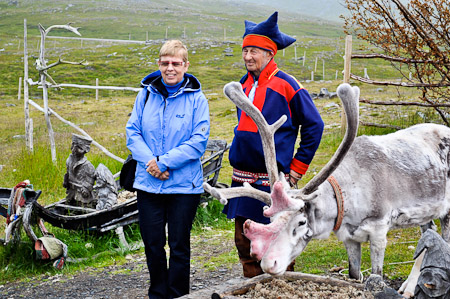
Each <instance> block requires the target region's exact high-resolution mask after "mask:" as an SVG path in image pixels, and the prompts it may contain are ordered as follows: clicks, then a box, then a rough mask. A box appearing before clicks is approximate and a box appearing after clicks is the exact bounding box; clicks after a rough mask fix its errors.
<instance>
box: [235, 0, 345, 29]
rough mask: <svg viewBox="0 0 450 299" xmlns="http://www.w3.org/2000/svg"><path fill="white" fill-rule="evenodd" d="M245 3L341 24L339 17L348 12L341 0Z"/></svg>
mask: <svg viewBox="0 0 450 299" xmlns="http://www.w3.org/2000/svg"><path fill="white" fill-rule="evenodd" d="M243 1H244V2H246V3H252V4H258V5H261V4H262V5H265V6H268V7H273V8H274V9H277V10H283V11H289V12H292V13H298V14H300V15H302V16H304V17H306V18H310V19H316V18H320V19H323V20H327V21H332V22H339V23H340V22H342V19H340V17H339V16H340V15H347V14H348V10H347V8H346V7H345V6H344V4H343V2H344V1H343V0H278V1H276V4H275V3H274V2H273V1H272V0H243Z"/></svg>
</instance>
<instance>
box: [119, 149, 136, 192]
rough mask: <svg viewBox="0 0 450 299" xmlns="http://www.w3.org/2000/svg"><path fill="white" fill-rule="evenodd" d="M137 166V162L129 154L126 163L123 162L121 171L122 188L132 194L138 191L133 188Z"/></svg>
mask: <svg viewBox="0 0 450 299" xmlns="http://www.w3.org/2000/svg"><path fill="white" fill-rule="evenodd" d="M136 165H137V162H136V160H134V159H133V156H132V155H131V154H129V155H128V157H127V159H126V160H125V162H123V166H122V170H121V171H120V186H122V187H123V188H124V189H125V190H128V191H131V192H134V191H136V189H134V188H133V183H134V176H135V174H136Z"/></svg>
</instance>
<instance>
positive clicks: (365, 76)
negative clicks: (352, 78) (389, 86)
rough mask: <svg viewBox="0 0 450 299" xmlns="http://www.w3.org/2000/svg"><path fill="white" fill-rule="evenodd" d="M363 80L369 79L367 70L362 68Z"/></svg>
mask: <svg viewBox="0 0 450 299" xmlns="http://www.w3.org/2000/svg"><path fill="white" fill-rule="evenodd" d="M364 78H366V79H370V78H369V75H368V74H367V68H364Z"/></svg>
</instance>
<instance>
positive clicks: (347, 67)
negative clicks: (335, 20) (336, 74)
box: [341, 35, 352, 135]
mask: <svg viewBox="0 0 450 299" xmlns="http://www.w3.org/2000/svg"><path fill="white" fill-rule="evenodd" d="M351 67H352V36H351V35H347V36H346V37H345V55H344V83H350V71H351ZM341 115H342V117H341V134H342V135H344V134H345V129H346V127H347V122H346V118H347V116H346V115H345V111H344V110H342V113H341Z"/></svg>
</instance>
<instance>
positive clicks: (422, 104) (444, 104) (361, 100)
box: [359, 98, 450, 108]
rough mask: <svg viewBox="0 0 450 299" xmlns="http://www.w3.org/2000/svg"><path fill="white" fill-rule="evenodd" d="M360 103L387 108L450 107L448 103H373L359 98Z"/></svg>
mask: <svg viewBox="0 0 450 299" xmlns="http://www.w3.org/2000/svg"><path fill="white" fill-rule="evenodd" d="M359 102H360V103H367V104H372V105H386V106H420V107H427V108H433V107H450V104H446V103H436V104H427V103H424V102H405V101H371V100H367V99H364V98H359Z"/></svg>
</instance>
